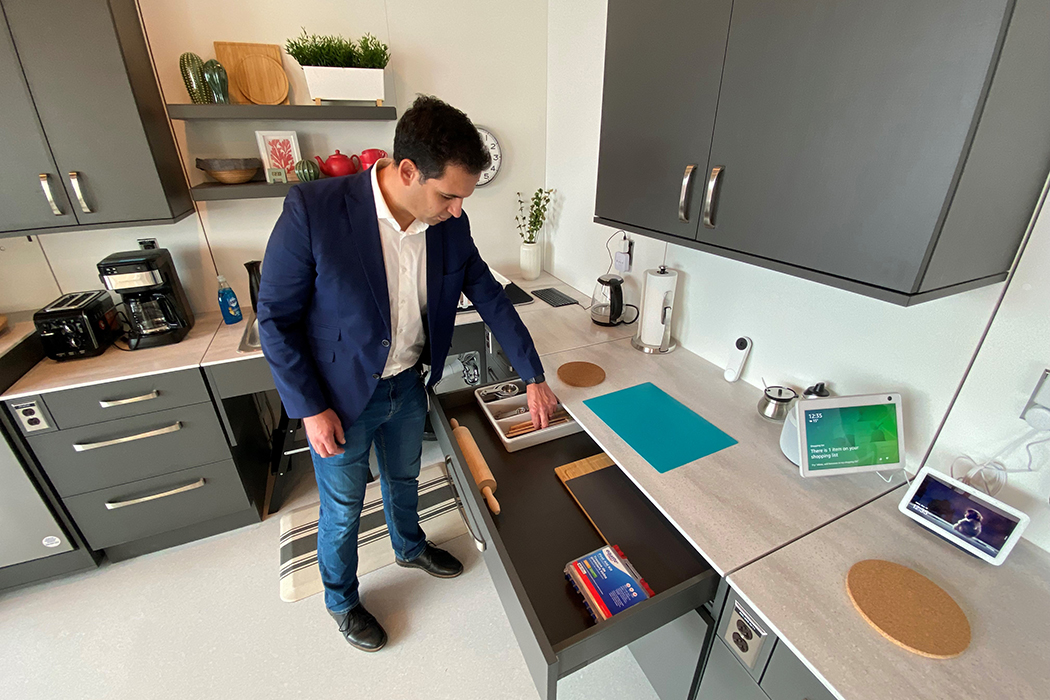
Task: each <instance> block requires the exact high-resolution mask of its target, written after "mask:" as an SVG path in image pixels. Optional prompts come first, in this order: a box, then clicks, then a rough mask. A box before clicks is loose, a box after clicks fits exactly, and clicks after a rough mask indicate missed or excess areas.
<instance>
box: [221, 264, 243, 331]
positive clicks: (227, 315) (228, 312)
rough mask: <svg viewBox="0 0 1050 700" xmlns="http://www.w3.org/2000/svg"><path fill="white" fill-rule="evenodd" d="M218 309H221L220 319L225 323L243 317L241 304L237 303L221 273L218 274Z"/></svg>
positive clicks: (236, 320)
mask: <svg viewBox="0 0 1050 700" xmlns="http://www.w3.org/2000/svg"><path fill="white" fill-rule="evenodd" d="M219 310H220V311H222V320H223V321H225V322H226V323H227V325H230V324H234V323H239V322H240V321H241V319H242V318H244V316H243V315H242V314H241V305H240V304H238V303H237V295H236V294H235V293H234V292H233V288H232V287H230V283H229V282H227V281H226V278H225V277H224V276H222V275H219Z"/></svg>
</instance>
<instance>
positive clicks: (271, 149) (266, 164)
mask: <svg viewBox="0 0 1050 700" xmlns="http://www.w3.org/2000/svg"><path fill="white" fill-rule="evenodd" d="M255 140H256V141H257V142H258V144H259V157H260V158H262V162H263V169H264V170H270V169H271V168H280V169H281V170H283V171H284V172H285V173H286V174H287V176H288V182H296V181H297V179H296V177H295V164H296V163H298V162H299V160H300V158H301V156H300V155H299V139H298V137H297V136H296V135H295V132H294V131H256V132H255Z"/></svg>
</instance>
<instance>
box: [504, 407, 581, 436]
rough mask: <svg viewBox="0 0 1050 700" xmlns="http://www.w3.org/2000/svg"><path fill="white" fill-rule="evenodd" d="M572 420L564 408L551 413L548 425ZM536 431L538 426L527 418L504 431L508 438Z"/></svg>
mask: <svg viewBox="0 0 1050 700" xmlns="http://www.w3.org/2000/svg"><path fill="white" fill-rule="evenodd" d="M570 420H572V418H571V417H570V416H569V414H568V413H567V412H566V411H564V410H560V411H555V412H554V414H553V415H551V417H550V421H549V422H548V424H547V427H550V426H552V425H560V424H561V423H568V422H569V421H570ZM541 430H542V428H541ZM535 431H536V428H535V427H534V426H533V425H532V421H531V420H527V421H523V422H521V423H515V424H514V425H512V426H510V427H509V428H507V429H506V430H505V431H504V433H503V434H504V435H506V436H507V437H508V438H515V437H520V436H522V435H528V434H529V433H532V432H535Z"/></svg>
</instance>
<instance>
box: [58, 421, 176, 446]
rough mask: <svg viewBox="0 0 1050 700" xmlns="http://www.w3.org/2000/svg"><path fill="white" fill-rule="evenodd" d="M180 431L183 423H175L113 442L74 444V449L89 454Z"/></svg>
mask: <svg viewBox="0 0 1050 700" xmlns="http://www.w3.org/2000/svg"><path fill="white" fill-rule="evenodd" d="M179 430H182V421H175V422H174V423H172V424H171V425H169V426H167V427H166V428H157V429H156V430H147V431H146V432H144V433H138V434H137V435H127V436H125V437H119V438H114V439H112V440H103V441H102V442H76V443H73V449H74V450H76V451H77V452H87V451H88V450H97V449H98V448H100V447H110V446H112V445H120V444H123V443H125V442H134V441H135V440H144V439H146V438H151V437H157V436H158V435H167V434H168V433H174V432H176V431H179Z"/></svg>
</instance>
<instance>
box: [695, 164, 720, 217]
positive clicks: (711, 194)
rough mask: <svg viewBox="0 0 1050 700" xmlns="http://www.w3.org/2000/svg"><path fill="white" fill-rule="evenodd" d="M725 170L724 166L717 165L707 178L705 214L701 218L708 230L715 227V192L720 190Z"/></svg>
mask: <svg viewBox="0 0 1050 700" xmlns="http://www.w3.org/2000/svg"><path fill="white" fill-rule="evenodd" d="M725 170H726V168H725V166H724V165H716V166H715V167H713V168H711V174H710V175H709V176H708V178H707V187H706V188H705V189H704V213H703V216H702V217H701V218H702V219H703V222H704V226H706V227H707V228H714V227H715V192H716V191H717V190H718V181H719V180H721V179H722V173H724V172H725Z"/></svg>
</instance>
